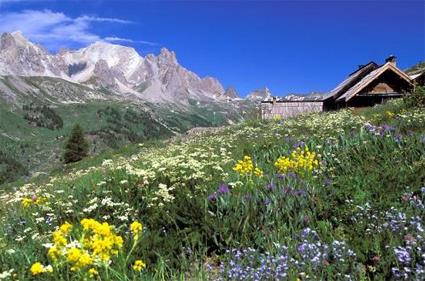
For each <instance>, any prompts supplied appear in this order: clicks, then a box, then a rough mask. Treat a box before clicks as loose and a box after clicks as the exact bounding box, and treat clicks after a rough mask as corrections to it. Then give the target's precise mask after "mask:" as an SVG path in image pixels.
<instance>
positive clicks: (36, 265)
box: [30, 262, 45, 276]
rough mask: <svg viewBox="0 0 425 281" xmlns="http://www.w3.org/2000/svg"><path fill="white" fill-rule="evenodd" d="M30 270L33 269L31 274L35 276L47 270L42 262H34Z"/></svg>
mask: <svg viewBox="0 0 425 281" xmlns="http://www.w3.org/2000/svg"><path fill="white" fill-rule="evenodd" d="M30 271H31V274H32V275H34V276H35V275H39V274H41V273H44V272H45V270H44V266H43V265H42V264H41V263H40V262H36V263H34V264H33V265H32V266H31V268H30Z"/></svg>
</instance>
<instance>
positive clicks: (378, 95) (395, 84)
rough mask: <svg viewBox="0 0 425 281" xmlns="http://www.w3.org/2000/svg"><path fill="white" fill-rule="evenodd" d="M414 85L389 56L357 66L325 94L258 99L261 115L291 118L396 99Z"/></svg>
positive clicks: (392, 57) (394, 59) (263, 116)
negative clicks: (383, 59) (378, 62)
mask: <svg viewBox="0 0 425 281" xmlns="http://www.w3.org/2000/svg"><path fill="white" fill-rule="evenodd" d="M413 88H414V84H413V81H412V79H411V77H409V76H408V75H407V74H406V73H404V72H403V71H401V70H400V69H399V68H397V66H396V57H395V56H390V57H389V58H387V59H386V61H385V63H384V64H383V65H381V66H379V65H378V64H376V63H375V62H372V61H371V62H369V63H367V64H365V65H360V66H359V68H358V69H357V70H356V71H354V72H352V73H350V74H349V75H348V77H347V78H346V79H345V80H344V81H342V82H341V83H340V84H339V85H338V86H336V87H335V88H334V89H333V90H331V91H330V92H329V93H327V94H325V95H322V97H320V98H318V97H314V98H311V97H309V96H306V97H298V98H295V99H294V98H291V99H287V98H286V99H285V98H283V99H277V98H273V99H271V100H265V101H262V102H261V116H262V118H263V119H270V118H273V117H275V116H280V117H283V118H287V117H292V116H295V115H298V114H301V113H305V112H319V111H328V110H336V109H339V108H344V107H364V106H373V105H375V104H379V103H383V102H384V101H386V100H388V99H394V98H399V97H401V96H403V95H404V94H405V93H408V92H411V91H412V90H413Z"/></svg>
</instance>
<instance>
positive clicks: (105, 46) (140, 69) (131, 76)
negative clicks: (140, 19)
mask: <svg viewBox="0 0 425 281" xmlns="http://www.w3.org/2000/svg"><path fill="white" fill-rule="evenodd" d="M0 75H2V76H26V77H29V76H43V77H53V78H60V79H63V80H66V81H69V82H73V83H78V84H81V85H83V86H85V87H88V88H90V89H93V90H98V89H108V90H109V91H112V92H114V93H116V94H118V95H123V96H129V95H131V96H132V97H133V98H136V99H140V100H143V101H148V102H152V103H185V102H187V101H188V100H190V99H195V100H201V101H208V100H217V101H220V100H227V99H229V98H233V97H234V95H233V94H232V97H229V96H226V92H225V90H224V88H223V86H222V85H221V84H220V82H219V81H218V80H217V79H215V78H213V77H205V78H200V77H199V76H198V75H196V74H195V73H193V72H191V71H189V70H187V69H186V68H184V67H183V66H181V65H180V64H179V63H178V61H177V58H176V54H175V53H174V52H172V51H169V50H168V49H166V48H162V49H161V51H160V53H159V54H158V55H157V56H155V55H153V54H149V55H146V56H145V57H143V56H141V55H139V54H138V53H137V51H136V50H135V49H133V48H130V47H126V46H121V45H115V44H110V43H106V42H95V43H93V44H91V45H89V46H88V47H86V48H82V49H79V50H61V51H60V52H58V53H57V54H51V53H49V52H48V51H47V50H45V49H44V48H43V47H41V46H39V45H37V44H34V43H32V42H30V41H29V40H28V39H26V38H25V37H24V36H23V34H22V33H20V32H13V33H3V34H2V35H1V37H0Z"/></svg>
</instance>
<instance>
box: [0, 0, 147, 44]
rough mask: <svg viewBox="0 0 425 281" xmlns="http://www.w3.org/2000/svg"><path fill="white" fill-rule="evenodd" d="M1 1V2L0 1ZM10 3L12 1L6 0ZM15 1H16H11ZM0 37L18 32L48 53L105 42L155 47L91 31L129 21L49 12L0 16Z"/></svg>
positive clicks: (7, 13)
mask: <svg viewBox="0 0 425 281" xmlns="http://www.w3.org/2000/svg"><path fill="white" fill-rule="evenodd" d="M0 1H1V0H0ZM8 1H11V0H8ZM14 1H18V0H14ZM0 19H1V20H0V33H2V32H12V31H17V30H19V31H21V32H22V33H23V34H24V36H26V37H27V38H28V39H30V40H32V41H35V42H37V43H40V44H42V45H43V46H45V47H47V48H48V49H52V50H55V49H57V48H59V47H74V46H76V45H87V44H89V43H92V42H94V41H99V40H105V41H111V42H113V41H115V42H127V43H142V44H148V45H151V44H154V43H153V42H145V41H136V40H131V39H127V38H119V37H115V36H110V37H105V38H102V37H101V36H99V35H98V34H95V33H94V32H92V31H91V28H92V25H93V24H95V23H102V24H107V23H111V24H131V23H132V22H131V21H128V20H124V19H118V18H103V17H95V16H87V15H83V16H79V17H76V18H71V17H69V16H67V15H65V14H64V13H60V12H53V11H51V10H23V11H19V12H5V13H1V12H0Z"/></svg>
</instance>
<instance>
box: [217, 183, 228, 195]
mask: <svg viewBox="0 0 425 281" xmlns="http://www.w3.org/2000/svg"><path fill="white" fill-rule="evenodd" d="M217 191H218V193H220V194H225V193H229V192H230V189H229V185H227V184H225V183H222V184H220V186H219V187H218V190H217Z"/></svg>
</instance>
